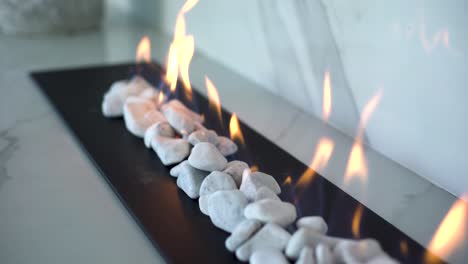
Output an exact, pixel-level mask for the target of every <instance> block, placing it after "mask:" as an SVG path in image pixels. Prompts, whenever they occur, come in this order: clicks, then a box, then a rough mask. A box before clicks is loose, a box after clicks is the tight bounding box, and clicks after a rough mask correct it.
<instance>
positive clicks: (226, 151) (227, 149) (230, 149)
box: [216, 136, 237, 156]
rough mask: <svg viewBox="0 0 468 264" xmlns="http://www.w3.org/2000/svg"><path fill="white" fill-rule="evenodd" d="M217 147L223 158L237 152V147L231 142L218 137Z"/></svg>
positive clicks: (225, 138)
mask: <svg viewBox="0 0 468 264" xmlns="http://www.w3.org/2000/svg"><path fill="white" fill-rule="evenodd" d="M216 147H218V149H219V152H221V154H223V155H224V156H229V155H232V154H234V153H236V152H237V145H236V143H234V142H233V141H232V140H230V139H229V138H227V137H223V136H219V137H218V144H217V145H216Z"/></svg>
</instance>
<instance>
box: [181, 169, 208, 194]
mask: <svg viewBox="0 0 468 264" xmlns="http://www.w3.org/2000/svg"><path fill="white" fill-rule="evenodd" d="M207 174H208V173H207V172H205V171H201V170H197V169H195V168H193V167H192V166H190V165H189V164H188V163H185V164H184V165H183V166H182V168H181V169H180V173H179V177H177V186H179V188H181V189H182V190H183V191H184V192H185V193H186V194H187V196H188V197H190V198H192V199H196V198H198V197H199V196H200V186H201V184H202V182H203V179H204V178H205V177H206V175H207Z"/></svg>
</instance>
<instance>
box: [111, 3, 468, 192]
mask: <svg viewBox="0 0 468 264" xmlns="http://www.w3.org/2000/svg"><path fill="white" fill-rule="evenodd" d="M119 1H123V0H119ZM183 2H184V1H183V0H177V1H174V0H136V1H132V5H130V8H131V9H132V11H133V12H134V13H135V14H136V15H137V16H138V17H139V18H141V19H144V20H146V21H148V22H150V23H153V24H154V25H156V26H158V27H160V28H162V29H163V30H164V31H166V32H172V30H173V26H174V22H175V15H176V14H177V11H178V9H179V8H180V7H181V6H182V4H183ZM465 5H466V4H465V2H464V1H463V0H453V1H443V2H442V1H437V0H430V1H421V0H418V1H410V2H408V1H404V0H397V1H392V2H388V1H371V0H358V1H352V2H349V1H345V0H297V1H284V0H239V1H216V0H201V1H200V2H199V3H198V5H197V6H196V7H195V8H194V9H193V10H192V11H191V12H190V13H189V14H188V15H187V24H188V31H189V32H191V33H193V34H194V36H195V42H196V46H197V50H198V51H201V52H203V53H205V54H206V55H208V56H210V57H212V58H214V59H215V60H218V61H220V62H222V63H223V64H224V65H226V66H228V67H230V68H231V69H233V70H234V71H236V72H239V73H240V74H242V75H243V76H246V77H247V78H249V79H251V80H253V81H255V82H256V83H259V84H261V85H262V86H263V87H265V89H268V90H270V91H271V92H273V93H275V94H277V95H280V96H282V97H284V98H286V99H288V100H289V101H290V102H292V103H294V104H296V105H297V106H298V107H300V108H302V109H303V110H304V111H305V112H309V113H311V114H314V115H317V116H320V115H321V109H322V103H321V102H322V81H323V76H324V72H325V71H326V70H329V71H330V73H331V82H332V93H333V96H332V99H333V111H332V114H331V117H330V122H331V124H332V125H333V126H335V127H336V128H337V129H339V130H340V131H342V132H343V133H345V134H347V135H350V136H353V135H354V133H355V129H356V124H357V123H358V120H359V113H360V111H361V110H362V108H363V107H364V105H365V104H366V103H367V102H368V100H369V99H370V98H371V97H372V96H373V95H374V94H375V93H376V92H377V91H378V90H382V91H383V97H382V100H381V103H380V104H379V105H378V108H377V110H376V112H375V113H374V115H373V117H372V120H371V122H370V124H369V126H368V129H367V139H368V143H369V144H370V145H371V146H372V147H373V148H375V149H376V150H377V151H379V152H381V153H383V154H384V155H386V156H388V157H389V158H391V159H393V160H395V161H397V162H398V163H400V164H401V165H403V166H406V167H407V168H409V169H411V170H413V171H415V172H416V173H418V174H420V175H421V176H423V177H426V178H428V179H429V180H431V181H432V182H434V183H436V184H438V185H440V186H441V187H443V188H445V189H447V190H449V191H450V192H452V193H454V194H457V195H461V194H462V193H464V192H465V191H466V190H467V188H468V162H464V161H465V159H466V158H465V157H466V155H465V149H467V148H468V139H467V138H466V137H465V135H467V134H468V125H467V124H466V122H464V121H465V120H466V118H465V116H467V114H468V107H467V106H466V104H465V102H464V100H465V99H467V98H468V90H467V89H465V88H464V84H465V83H467V81H468V74H467V73H468V72H467V69H468V67H467V66H468V65H466V60H465V56H466V52H467V49H466V47H468V31H466V30H464V27H465V25H467V24H468V17H467V16H465V15H464V13H465V12H464V11H465V10H466V6H465ZM156 45H157V44H156ZM206 74H207V75H208V76H210V73H209V72H207V73H206ZM213 77H214V79H215V77H216V76H213ZM272 114H274V113H272Z"/></svg>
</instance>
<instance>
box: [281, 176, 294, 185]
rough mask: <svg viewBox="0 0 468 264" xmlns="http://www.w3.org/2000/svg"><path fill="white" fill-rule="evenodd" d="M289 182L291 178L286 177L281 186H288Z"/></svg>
mask: <svg viewBox="0 0 468 264" xmlns="http://www.w3.org/2000/svg"><path fill="white" fill-rule="evenodd" d="M291 182H292V178H291V176H288V177H286V179H284V181H283V184H282V185H283V186H285V185H290V184H291Z"/></svg>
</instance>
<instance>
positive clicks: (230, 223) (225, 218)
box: [197, 144, 248, 233]
mask: <svg viewBox="0 0 468 264" xmlns="http://www.w3.org/2000/svg"><path fill="white" fill-rule="evenodd" d="M197 145H198V144H197ZM247 204H248V201H247V198H245V195H244V194H243V193H242V192H241V191H239V190H229V191H217V192H215V193H213V194H211V195H210V197H209V199H208V213H209V216H210V219H211V222H213V224H214V225H215V226H216V227H218V228H220V229H223V230H224V231H226V232H229V233H231V232H232V231H233V230H234V228H235V227H236V226H237V225H238V224H239V223H240V222H242V221H243V220H244V219H245V218H244V208H245V206H247Z"/></svg>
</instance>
